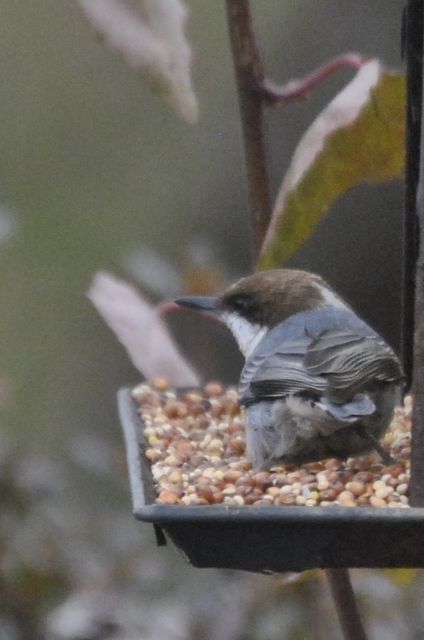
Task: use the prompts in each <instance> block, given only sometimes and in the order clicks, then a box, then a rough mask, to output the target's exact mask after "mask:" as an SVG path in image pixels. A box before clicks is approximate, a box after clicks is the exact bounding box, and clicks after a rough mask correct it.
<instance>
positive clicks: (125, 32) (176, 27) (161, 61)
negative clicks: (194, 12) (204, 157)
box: [78, 0, 198, 124]
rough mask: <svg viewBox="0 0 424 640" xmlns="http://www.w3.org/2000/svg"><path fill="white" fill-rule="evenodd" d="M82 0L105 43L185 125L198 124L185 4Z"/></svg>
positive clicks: (162, 0)
mask: <svg viewBox="0 0 424 640" xmlns="http://www.w3.org/2000/svg"><path fill="white" fill-rule="evenodd" d="M78 1H79V3H80V5H81V7H82V9H83V11H84V13H85V15H86V16H87V18H88V20H89V21H90V22H91V24H92V26H93V27H94V29H95V30H96V31H97V32H98V34H99V35H100V37H101V38H102V40H104V43H105V45H106V46H107V47H108V48H110V49H112V51H115V52H116V53H118V54H119V55H121V56H122V58H123V59H124V60H125V62H126V63H127V64H128V65H129V66H130V67H131V68H132V69H134V70H135V71H137V72H140V73H141V74H142V76H143V77H144V78H145V80H146V81H147V82H148V84H149V85H150V88H151V89H152V90H153V91H154V92H155V93H158V94H160V95H162V96H163V97H164V98H166V100H168V102H169V103H170V104H171V105H172V106H173V108H174V109H175V110H176V111H177V113H178V114H179V115H180V116H181V117H182V118H183V119H184V120H186V122H189V123H191V124H193V123H195V122H196V121H197V118H198V106H197V100H196V96H195V93H194V91H193V88H192V83H191V72H190V67H191V50H190V46H189V44H188V42H187V39H186V37H185V33H184V28H185V23H186V19H187V11H186V9H185V7H184V5H183V3H182V2H181V0H137V1H136V2H129V1H128V0H78Z"/></svg>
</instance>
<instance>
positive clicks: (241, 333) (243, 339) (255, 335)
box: [221, 312, 268, 358]
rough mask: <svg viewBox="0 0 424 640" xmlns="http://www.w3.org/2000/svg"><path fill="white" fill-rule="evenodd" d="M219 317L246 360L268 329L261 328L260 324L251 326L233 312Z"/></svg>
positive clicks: (247, 321)
mask: <svg viewBox="0 0 424 640" xmlns="http://www.w3.org/2000/svg"><path fill="white" fill-rule="evenodd" d="M221 317H222V319H223V320H224V322H225V324H226V325H227V327H228V328H229V329H230V331H231V333H232V334H233V336H234V338H235V339H236V340H237V344H238V346H239V348H240V351H241V352H242V354H243V355H244V357H245V358H248V357H249V356H250V354H251V353H252V351H253V350H254V349H255V347H256V346H257V345H258V344H259V342H260V341H261V340H262V338H263V337H264V336H265V334H266V333H267V331H268V328H267V327H262V326H261V325H260V324H252V323H251V322H249V320H246V318H243V317H242V316H240V315H239V314H238V313H235V312H232V313H228V312H224V313H223V314H222V316H221Z"/></svg>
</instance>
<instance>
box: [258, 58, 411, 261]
mask: <svg viewBox="0 0 424 640" xmlns="http://www.w3.org/2000/svg"><path fill="white" fill-rule="evenodd" d="M404 137H405V79H404V77H403V76H402V75H400V74H398V73H394V72H390V71H387V70H385V69H384V68H383V67H382V65H381V64H380V63H379V62H378V61H377V60H371V61H369V62H367V63H366V64H364V65H363V66H362V67H361V69H360V70H359V71H358V72H357V74H356V76H355V77H354V78H353V80H352V81H351V82H350V83H349V84H348V85H347V86H346V87H345V88H344V89H343V90H342V91H341V92H340V93H339V94H338V95H337V96H336V97H335V98H334V99H333V100H332V102H330V104H328V105H327V107H326V108H325V109H324V110H323V111H322V112H321V113H320V114H319V116H318V117H317V118H316V120H315V121H314V122H313V123H312V125H311V126H310V127H309V129H308V130H307V131H306V133H305V134H304V136H303V138H302V139H301V141H300V143H299V145H298V147H297V149H296V151H295V153H294V155H293V158H292V161H291V163H290V167H289V169H288V171H287V174H286V176H285V178H284V181H283V183H282V186H281V189H280V192H279V194H278V197H277V200H276V204H275V208H274V211H273V215H272V218H271V223H270V226H269V229H268V232H267V236H266V238H265V241H264V245H263V248H262V253H261V258H260V261H259V268H262V269H270V268H274V267H277V266H280V265H281V264H282V263H283V262H284V261H285V260H287V258H289V257H290V256H291V255H292V254H293V253H295V251H297V249H299V247H300V246H301V245H302V244H303V243H304V242H305V240H306V239H307V238H309V237H310V236H311V235H312V233H313V231H314V229H315V227H316V225H317V224H318V222H319V221H320V220H321V219H322V218H323V217H324V216H325V215H326V214H327V212H328V210H329V208H330V206H331V205H332V204H333V202H334V201H335V200H336V199H337V198H338V197H340V196H341V195H342V194H343V193H345V192H346V191H347V190H348V189H351V188H352V187H353V186H355V185H357V184H358V183H360V182H379V181H383V180H390V179H392V178H396V177H398V176H399V175H400V174H401V172H402V170H403V168H404V164H405V144H404Z"/></svg>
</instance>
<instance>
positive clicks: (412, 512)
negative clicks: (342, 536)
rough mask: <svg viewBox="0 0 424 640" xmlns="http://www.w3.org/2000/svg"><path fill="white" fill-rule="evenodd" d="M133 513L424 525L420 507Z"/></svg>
mask: <svg viewBox="0 0 424 640" xmlns="http://www.w3.org/2000/svg"><path fill="white" fill-rule="evenodd" d="M133 514H134V516H135V518H137V520H141V521H143V522H152V523H158V524H165V523H172V522H193V523H195V522H240V521H243V522H252V523H255V522H266V521H269V522H279V523H281V524H284V523H286V522H287V523H294V522H300V521H302V523H303V524H311V525H313V524H321V523H324V522H325V523H328V522H329V521H331V522H334V524H337V523H340V524H341V523H343V524H345V523H346V522H352V523H353V522H370V521H375V522H379V523H380V524H390V523H393V522H397V521H399V520H401V521H402V522H404V523H416V524H418V523H422V524H424V509H422V508H417V507H408V508H401V509H399V508H396V507H388V508H385V507H336V506H334V507H302V506H298V507H297V506H289V505H287V506H286V505H270V506H269V507H268V506H266V505H261V506H257V507H255V506H254V505H243V506H238V507H235V506H228V507H226V506H223V505H204V506H203V505H198V506H194V507H190V506H189V505H187V506H181V505H164V504H146V505H144V506H142V507H140V508H136V509H134V511H133Z"/></svg>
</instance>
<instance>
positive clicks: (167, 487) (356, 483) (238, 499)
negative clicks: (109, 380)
mask: <svg viewBox="0 0 424 640" xmlns="http://www.w3.org/2000/svg"><path fill="white" fill-rule="evenodd" d="M132 395H133V398H134V400H135V402H136V403H137V405H138V413H139V415H140V417H141V418H142V421H143V423H144V436H145V439H146V442H147V449H146V451H145V455H146V457H147V458H148V460H149V461H150V463H151V470H152V476H153V480H154V485H155V490H156V494H157V500H156V502H157V503H160V504H168V505H212V504H225V505H228V506H237V507H239V506H242V505H299V506H306V507H314V506H322V507H323V506H328V507H330V506H334V505H338V506H342V507H358V506H359V507H369V506H372V507H401V508H405V507H408V483H409V477H410V460H409V459H410V452H411V447H410V444H411V442H410V441H411V412H412V402H411V397H410V396H407V397H406V398H405V400H404V406H403V407H399V408H397V409H396V410H395V415H394V418H393V421H392V423H391V425H390V427H389V429H388V430H387V432H386V434H385V436H384V438H383V439H382V440H381V443H382V445H383V446H384V448H385V449H386V450H387V451H388V452H389V453H390V455H391V456H392V458H393V459H394V461H395V463H394V464H392V465H390V466H386V465H384V464H383V463H382V462H381V459H380V457H379V455H378V454H377V453H370V454H367V455H364V456H357V457H352V458H349V459H348V460H346V461H341V460H338V459H335V458H331V459H327V460H322V461H319V462H311V463H307V464H303V465H295V464H284V465H278V466H273V467H271V468H270V469H269V470H266V471H258V470H254V469H252V465H251V464H250V463H249V462H248V460H247V458H246V456H245V440H244V414H243V410H242V409H240V406H239V404H238V394H237V390H236V389H235V388H233V387H229V388H224V387H223V386H222V385H221V384H220V383H219V382H210V383H209V384H207V385H206V386H205V387H204V389H195V390H192V391H188V392H186V393H183V394H181V393H177V392H176V391H175V390H173V389H171V388H170V387H169V385H168V383H167V381H166V379H164V378H160V379H157V380H155V381H154V383H153V384H152V385H147V384H141V385H139V386H137V387H136V388H135V389H134V390H133V393H132Z"/></svg>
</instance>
